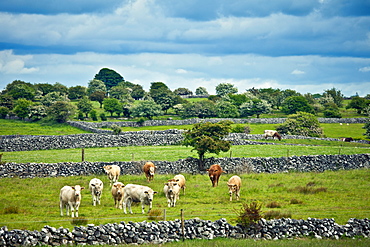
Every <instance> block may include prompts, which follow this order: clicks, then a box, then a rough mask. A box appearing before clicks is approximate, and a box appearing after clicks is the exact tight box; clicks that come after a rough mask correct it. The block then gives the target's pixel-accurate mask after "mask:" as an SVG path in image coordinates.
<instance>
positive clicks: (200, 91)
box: [195, 87, 208, 95]
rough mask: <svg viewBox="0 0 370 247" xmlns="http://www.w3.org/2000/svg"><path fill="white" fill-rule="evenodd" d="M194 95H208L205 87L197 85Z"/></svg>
mask: <svg viewBox="0 0 370 247" xmlns="http://www.w3.org/2000/svg"><path fill="white" fill-rule="evenodd" d="M195 95H208V92H207V89H206V88H205V87H198V88H197V89H195Z"/></svg>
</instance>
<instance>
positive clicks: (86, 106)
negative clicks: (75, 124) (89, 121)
mask: <svg viewBox="0 0 370 247" xmlns="http://www.w3.org/2000/svg"><path fill="white" fill-rule="evenodd" d="M77 108H78V110H79V111H81V112H82V113H84V114H85V116H86V118H88V117H89V112H90V111H91V110H92V109H93V104H92V103H91V101H90V100H89V99H88V98H87V97H83V98H82V99H80V100H79V101H78V103H77Z"/></svg>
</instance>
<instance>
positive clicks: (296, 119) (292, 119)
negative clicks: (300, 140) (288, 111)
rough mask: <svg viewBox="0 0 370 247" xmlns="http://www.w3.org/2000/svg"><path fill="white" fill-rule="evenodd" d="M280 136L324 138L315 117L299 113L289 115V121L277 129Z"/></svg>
mask: <svg viewBox="0 0 370 247" xmlns="http://www.w3.org/2000/svg"><path fill="white" fill-rule="evenodd" d="M276 130H277V131H278V132H279V133H280V134H288V135H301V136H311V137H322V136H323V131H322V129H321V128H320V123H319V121H318V120H317V118H316V117H315V115H313V114H311V113H307V112H297V113H296V114H292V115H289V116H288V117H287V120H286V121H285V122H284V123H283V124H282V125H279V126H277V127H276Z"/></svg>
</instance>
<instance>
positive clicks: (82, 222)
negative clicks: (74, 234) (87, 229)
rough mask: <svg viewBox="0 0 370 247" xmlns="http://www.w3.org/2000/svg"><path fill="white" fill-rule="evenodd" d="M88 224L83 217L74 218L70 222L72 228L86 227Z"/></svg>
mask: <svg viewBox="0 0 370 247" xmlns="http://www.w3.org/2000/svg"><path fill="white" fill-rule="evenodd" d="M88 222H89V220H88V219H86V218H85V217H74V218H72V220H71V224H72V225H74V226H86V225H87V223H88Z"/></svg>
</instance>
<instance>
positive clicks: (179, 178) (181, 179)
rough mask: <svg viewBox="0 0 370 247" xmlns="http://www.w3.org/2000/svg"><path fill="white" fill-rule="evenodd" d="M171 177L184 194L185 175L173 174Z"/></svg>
mask: <svg viewBox="0 0 370 247" xmlns="http://www.w3.org/2000/svg"><path fill="white" fill-rule="evenodd" d="M173 179H174V180H175V182H176V183H177V184H178V185H179V186H180V188H181V189H182V192H183V194H184V195H185V189H186V185H185V182H186V180H185V177H184V176H183V175H181V174H178V175H176V176H174V177H173ZM177 199H179V198H177Z"/></svg>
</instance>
